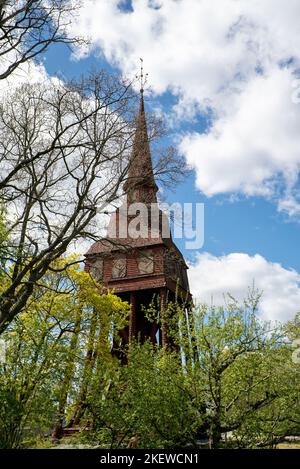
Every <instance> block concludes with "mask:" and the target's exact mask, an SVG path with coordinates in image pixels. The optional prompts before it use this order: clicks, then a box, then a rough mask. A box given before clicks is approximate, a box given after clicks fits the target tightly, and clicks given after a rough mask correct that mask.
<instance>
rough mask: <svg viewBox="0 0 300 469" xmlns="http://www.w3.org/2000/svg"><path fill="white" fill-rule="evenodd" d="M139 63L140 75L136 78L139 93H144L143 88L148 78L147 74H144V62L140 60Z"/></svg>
mask: <svg viewBox="0 0 300 469" xmlns="http://www.w3.org/2000/svg"><path fill="white" fill-rule="evenodd" d="M140 61H141V72H140V75H137V76H136V78H138V79H139V80H140V84H141V88H140V93H141V94H143V93H144V87H145V85H146V83H147V78H148V73H146V74H144V60H143V59H142V58H140Z"/></svg>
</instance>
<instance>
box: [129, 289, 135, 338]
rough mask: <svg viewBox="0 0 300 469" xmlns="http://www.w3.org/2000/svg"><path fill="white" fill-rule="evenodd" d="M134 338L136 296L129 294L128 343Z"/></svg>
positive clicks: (132, 293)
mask: <svg viewBox="0 0 300 469" xmlns="http://www.w3.org/2000/svg"><path fill="white" fill-rule="evenodd" d="M135 337H136V295H135V292H131V293H130V317H129V341H130V342H132V340H133V339H134V338H135Z"/></svg>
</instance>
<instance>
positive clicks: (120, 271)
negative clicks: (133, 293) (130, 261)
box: [112, 256, 126, 278]
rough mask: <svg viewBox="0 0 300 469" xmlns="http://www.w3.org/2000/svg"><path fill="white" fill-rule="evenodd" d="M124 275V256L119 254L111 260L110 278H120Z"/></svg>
mask: <svg viewBox="0 0 300 469" xmlns="http://www.w3.org/2000/svg"><path fill="white" fill-rule="evenodd" d="M125 276H126V257H125V256H119V257H117V258H116V259H114V260H113V266H112V278H122V277H125Z"/></svg>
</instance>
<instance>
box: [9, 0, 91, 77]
mask: <svg viewBox="0 0 300 469" xmlns="http://www.w3.org/2000/svg"><path fill="white" fill-rule="evenodd" d="M80 3H81V2H80V1H79V0H0V79H1V80H3V79H5V78H7V77H8V76H9V75H10V74H11V73H12V72H14V71H15V70H16V69H17V68H18V67H19V66H20V65H21V64H24V63H25V62H27V61H29V60H32V59H34V58H36V57H37V56H38V55H40V54H42V53H43V52H45V51H46V50H47V48H48V47H49V45H50V44H53V43H66V44H72V43H75V42H81V41H82V39H81V40H80V39H79V38H77V37H73V36H72V34H71V23H72V20H73V19H74V15H75V14H76V12H78V10H79V8H80Z"/></svg>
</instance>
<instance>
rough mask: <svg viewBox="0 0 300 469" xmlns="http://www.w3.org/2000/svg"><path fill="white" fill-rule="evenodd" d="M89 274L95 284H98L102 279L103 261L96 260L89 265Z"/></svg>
mask: <svg viewBox="0 0 300 469" xmlns="http://www.w3.org/2000/svg"><path fill="white" fill-rule="evenodd" d="M90 273H91V275H92V276H93V278H94V279H95V280H96V282H100V281H101V280H102V278H103V259H96V260H95V261H94V262H93V264H91V265H90Z"/></svg>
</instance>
